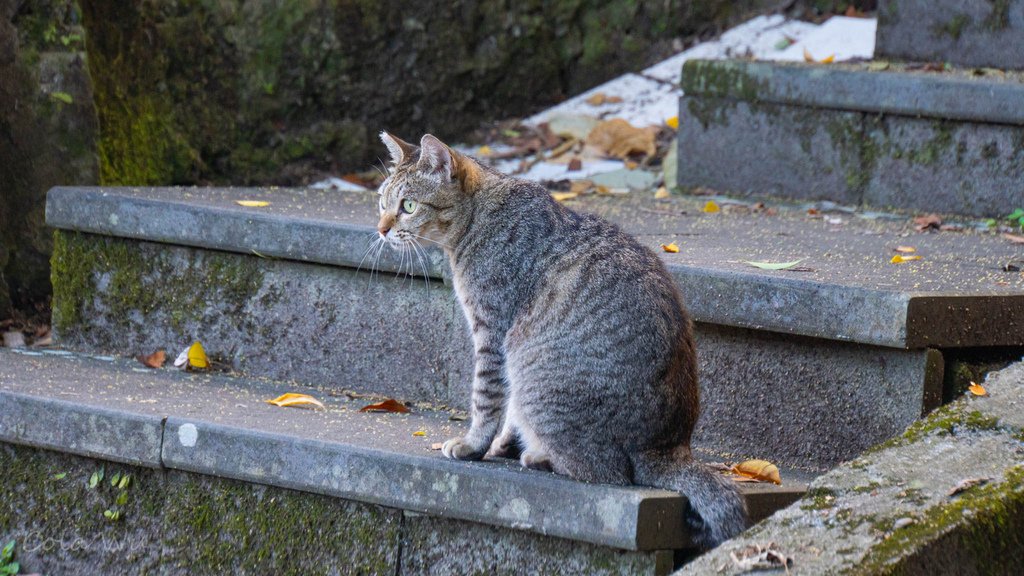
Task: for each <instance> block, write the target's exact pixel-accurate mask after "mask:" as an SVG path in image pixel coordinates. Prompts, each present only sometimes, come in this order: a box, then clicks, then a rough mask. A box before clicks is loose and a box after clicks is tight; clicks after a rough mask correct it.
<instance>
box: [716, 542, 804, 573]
mask: <svg viewBox="0 0 1024 576" xmlns="http://www.w3.org/2000/svg"><path fill="white" fill-rule="evenodd" d="M729 558H731V559H732V562H733V564H734V565H735V567H736V568H737V569H738V570H739V571H741V572H753V571H757V570H776V569H779V568H784V569H785V570H786V572H789V567H790V566H792V565H793V559H792V558H789V557H788V556H786V555H785V554H783V553H782V552H781V551H780V550H779V548H778V546H776V545H775V543H774V542H769V543H768V545H767V546H762V545H760V544H751V545H749V546H747V547H745V548H742V549H740V550H736V551H733V552H729ZM723 568H724V566H723ZM721 571H722V570H719V572H721Z"/></svg>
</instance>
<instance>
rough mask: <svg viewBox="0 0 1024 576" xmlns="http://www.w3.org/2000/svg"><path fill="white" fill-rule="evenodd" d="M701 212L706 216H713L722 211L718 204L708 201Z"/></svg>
mask: <svg viewBox="0 0 1024 576" xmlns="http://www.w3.org/2000/svg"><path fill="white" fill-rule="evenodd" d="M701 211H702V212H706V213H708V214H714V213H716V212H721V211H722V209H721V208H720V207H719V206H718V203H717V202H715V201H714V200H708V201H707V203H706V204H704V207H703V208H701Z"/></svg>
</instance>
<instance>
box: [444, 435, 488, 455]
mask: <svg viewBox="0 0 1024 576" xmlns="http://www.w3.org/2000/svg"><path fill="white" fill-rule="evenodd" d="M486 451H487V446H486V445H485V446H473V445H472V444H470V443H469V440H468V439H466V438H465V437H463V438H452V439H451V440H449V441H447V442H445V443H444V445H443V446H441V453H442V454H444V455H445V456H446V457H448V458H454V459H456V460H479V459H481V458H483V457H484V452H486Z"/></svg>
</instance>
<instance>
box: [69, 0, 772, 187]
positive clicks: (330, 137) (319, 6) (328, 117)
mask: <svg viewBox="0 0 1024 576" xmlns="http://www.w3.org/2000/svg"><path fill="white" fill-rule="evenodd" d="M81 4H82V8H83V14H84V17H85V24H86V27H87V29H88V32H89V34H88V48H89V55H90V59H89V68H90V72H91V74H92V78H93V82H94V84H95V91H96V104H97V111H98V113H99V118H100V125H101V127H102V129H101V138H100V143H99V152H100V159H101V180H102V181H103V183H106V184H180V183H206V182H214V183H232V184H251V183H280V184H294V183H302V182H304V181H308V180H310V179H311V178H314V177H316V176H318V173H320V172H322V171H339V170H341V171H344V170H348V169H353V168H358V167H363V166H365V165H366V164H367V163H369V162H373V161H374V160H375V159H376V157H377V156H380V155H382V154H383V151H382V148H381V147H380V145H379V144H378V143H377V142H376V134H377V133H378V132H379V131H380V130H381V129H384V128H387V129H389V130H392V131H394V132H396V133H398V134H401V135H404V136H407V137H409V138H413V137H417V136H418V135H419V134H420V133H422V132H425V131H431V132H436V133H438V134H439V135H441V136H443V137H458V136H460V135H464V134H465V133H466V132H468V131H470V130H472V129H475V128H477V127H479V126H481V125H482V124H483V123H485V122H488V121H491V120H495V119H502V118H509V117H514V116H516V115H520V114H524V113H527V112H530V111H533V110H537V109H539V108H540V107H543V106H544V105H548V104H551V103H553V102H556V101H558V100H559V99H561V98H564V97H566V96H568V95H571V94H573V93H577V92H579V91H581V90H583V89H585V88H587V87H589V86H592V85H594V84H596V83H598V82H600V81H603V80H605V79H607V78H610V77H613V76H615V75H617V74H619V73H621V72H623V71H626V70H632V69H637V68H639V67H642V66H643V65H645V64H648V63H650V62H652V61H653V60H655V59H656V58H658V57H661V56H664V55H666V54H667V53H668V52H669V50H670V46H671V42H672V40H673V39H675V38H679V37H682V36H686V35H688V34H692V33H694V32H697V31H706V30H709V29H713V28H715V27H717V26H721V25H723V24H725V23H726V22H730V21H735V20H737V19H738V18H740V17H741V16H744V15H747V14H749V12H750V10H751V9H752V8H754V7H758V6H762V5H768V4H771V2H767V1H766V0H742V1H740V2H729V1H724V0H671V1H668V2H637V1H635V0H611V1H608V0H557V1H552V2H510V1H508V0H468V1H467V0H463V1H457V2H448V1H440V0H432V1H428V2H409V1H399V0H389V1H383V2H377V1H366V0H301V1H295V2H277V1H272V0H259V1H252V2H236V1H228V2H221V1H213V0H188V1H185V0H178V1H144V0H136V1H133V2H114V1H111V0H83V1H82V2H81Z"/></svg>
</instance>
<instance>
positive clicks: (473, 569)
mask: <svg viewBox="0 0 1024 576" xmlns="http://www.w3.org/2000/svg"><path fill="white" fill-rule="evenodd" d="M672 566H673V553H672V552H671V551H659V552H627V551H624V550H613V549H610V548H604V547H600V546H594V545H592V544H585V543H579V542H571V541H568V540H560V539H557V538H544V537H542V536H538V535H535V534H530V533H528V532H520V531H511V530H502V529H500V528H494V527H491V526H482V525H480V524H469V523H466V522H459V521H456V520H447V519H443V518H435V517H430V516H424V515H420V514H412V513H408V512H407V513H406V514H405V518H404V519H403V524H402V558H401V567H400V573H401V574H431V575H435V574H554V573H560V574H651V575H662V574H668V573H669V572H671V571H672Z"/></svg>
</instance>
